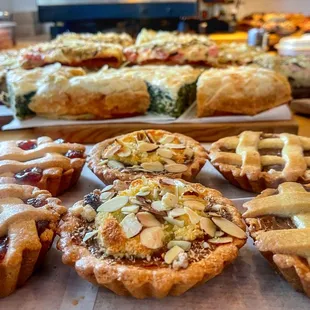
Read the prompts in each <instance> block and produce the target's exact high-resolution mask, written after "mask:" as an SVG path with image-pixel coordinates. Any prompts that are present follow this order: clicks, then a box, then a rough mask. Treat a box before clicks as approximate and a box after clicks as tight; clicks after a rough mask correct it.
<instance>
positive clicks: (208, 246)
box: [202, 241, 210, 249]
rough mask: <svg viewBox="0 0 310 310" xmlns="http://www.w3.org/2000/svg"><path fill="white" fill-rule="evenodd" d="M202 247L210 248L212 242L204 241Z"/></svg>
mask: <svg viewBox="0 0 310 310" xmlns="http://www.w3.org/2000/svg"><path fill="white" fill-rule="evenodd" d="M202 247H203V248H204V249H209V248H210V244H209V243H208V242H206V241H205V242H204V243H203V244H202Z"/></svg>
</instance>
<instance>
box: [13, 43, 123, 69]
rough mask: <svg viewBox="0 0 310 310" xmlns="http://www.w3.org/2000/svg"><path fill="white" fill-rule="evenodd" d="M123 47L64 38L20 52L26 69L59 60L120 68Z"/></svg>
mask: <svg viewBox="0 0 310 310" xmlns="http://www.w3.org/2000/svg"><path fill="white" fill-rule="evenodd" d="M122 49H123V47H122V46H121V45H119V44H111V43H104V42H91V41H88V42H85V41H84V40H64V41H51V42H47V43H39V44H36V45H32V46H30V47H27V48H25V49H23V50H21V52H20V56H19V60H20V63H21V66H22V67H23V68H24V69H33V68H36V67H42V66H45V65H48V64H53V63H56V62H59V63H61V64H63V65H67V66H71V67H75V66H77V67H80V66H81V67H86V68H89V69H98V68H101V67H102V66H104V65H109V66H110V67H113V68H118V67H119V66H120V65H121V64H122V62H123V51H122Z"/></svg>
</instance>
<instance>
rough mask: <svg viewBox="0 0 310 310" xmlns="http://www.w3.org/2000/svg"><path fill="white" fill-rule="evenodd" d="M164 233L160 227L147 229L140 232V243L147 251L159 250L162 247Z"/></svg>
mask: <svg viewBox="0 0 310 310" xmlns="http://www.w3.org/2000/svg"><path fill="white" fill-rule="evenodd" d="M163 238H164V232H163V230H162V228H161V227H149V228H145V229H143V230H142V232H141V234H140V242H141V244H143V245H144V246H145V247H147V248H148V249H153V250H155V249H159V248H161V247H162V246H163Z"/></svg>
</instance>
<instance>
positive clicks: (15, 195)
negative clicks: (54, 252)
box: [0, 184, 66, 297]
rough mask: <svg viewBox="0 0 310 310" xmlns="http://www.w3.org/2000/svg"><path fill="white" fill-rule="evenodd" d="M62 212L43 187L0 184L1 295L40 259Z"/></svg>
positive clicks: (19, 282) (19, 283)
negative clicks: (41, 188)
mask: <svg viewBox="0 0 310 310" xmlns="http://www.w3.org/2000/svg"><path fill="white" fill-rule="evenodd" d="M65 212H66V208H65V207H63V206H62V205H61V202H60V200H59V199H57V198H52V196H51V194H50V193H49V192H48V191H46V190H40V189H39V188H36V187H33V186H29V185H19V184H0V297H5V296H8V295H10V294H11V293H13V292H14V291H15V289H16V288H17V287H20V286H22V285H23V284H24V283H25V282H26V281H27V279H28V278H29V277H30V276H31V275H32V273H33V271H34V270H35V269H36V267H38V266H39V265H40V264H41V263H42V261H43V260H44V257H45V255H46V253H47V252H48V250H49V248H50V247H51V245H52V243H53V240H54V237H55V233H56V229H57V225H58V222H59V220H60V217H61V215H62V214H64V213H65Z"/></svg>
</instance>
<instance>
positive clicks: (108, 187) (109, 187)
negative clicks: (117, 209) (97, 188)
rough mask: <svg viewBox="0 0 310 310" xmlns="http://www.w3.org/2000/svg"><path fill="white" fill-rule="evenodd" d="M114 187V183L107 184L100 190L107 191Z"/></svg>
mask: <svg viewBox="0 0 310 310" xmlns="http://www.w3.org/2000/svg"><path fill="white" fill-rule="evenodd" d="M113 187H114V185H107V186H106V187H105V188H104V189H102V190H101V193H104V192H107V191H109V190H110V189H112V188H113Z"/></svg>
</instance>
